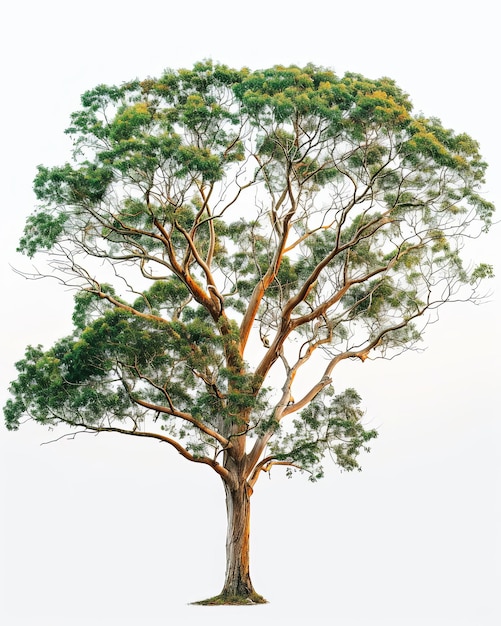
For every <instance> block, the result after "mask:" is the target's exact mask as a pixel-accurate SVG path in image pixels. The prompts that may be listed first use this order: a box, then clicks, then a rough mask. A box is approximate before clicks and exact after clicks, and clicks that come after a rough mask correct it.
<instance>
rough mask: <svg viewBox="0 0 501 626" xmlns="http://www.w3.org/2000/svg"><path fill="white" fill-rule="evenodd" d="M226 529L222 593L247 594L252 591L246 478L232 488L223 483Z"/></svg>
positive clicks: (237, 595)
mask: <svg viewBox="0 0 501 626" xmlns="http://www.w3.org/2000/svg"><path fill="white" fill-rule="evenodd" d="M224 489H225V494H226V513H227V520H228V529H227V534H226V576H225V581H224V587H223V591H222V592H221V595H223V596H229V597H242V598H250V597H251V596H254V595H255V593H256V592H255V591H254V588H253V586H252V582H251V578H250V570H249V538H250V494H249V487H248V486H247V484H246V483H245V481H244V482H243V483H241V484H239V485H238V486H237V488H236V489H232V488H231V487H230V486H229V485H228V484H227V483H224Z"/></svg>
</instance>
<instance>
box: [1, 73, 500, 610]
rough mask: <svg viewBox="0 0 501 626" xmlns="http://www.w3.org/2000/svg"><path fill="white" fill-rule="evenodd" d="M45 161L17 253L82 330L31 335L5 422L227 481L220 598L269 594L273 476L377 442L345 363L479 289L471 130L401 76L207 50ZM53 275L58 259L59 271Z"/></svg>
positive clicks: (405, 342) (102, 92)
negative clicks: (67, 433)
mask: <svg viewBox="0 0 501 626" xmlns="http://www.w3.org/2000/svg"><path fill="white" fill-rule="evenodd" d="M66 132H67V133H68V134H69V135H70V136H71V137H72V138H73V142H74V152H73V159H72V161H71V162H69V163H66V164H64V165H63V166H60V167H45V166H40V167H39V169H38V173H37V175H36V178H35V183H34V189H35V193H36V196H37V199H38V201H39V206H38V208H37V209H36V211H35V212H34V213H33V214H32V215H31V216H30V217H29V218H28V220H27V225H26V229H25V232H24V235H23V237H22V239H21V242H20V250H21V251H23V252H25V253H26V254H27V255H28V256H30V257H31V256H33V255H35V254H40V253H45V254H46V255H48V257H47V258H48V263H49V267H50V272H51V273H52V275H56V276H59V278H60V280H61V282H62V283H64V285H65V286H66V287H68V286H70V287H73V288H74V289H75V309H74V315H73V322H74V331H73V333H72V334H71V335H70V336H68V337H64V338H63V339H61V340H60V341H58V342H57V343H56V344H55V345H54V346H53V347H52V348H50V349H49V350H44V349H42V348H41V347H28V348H27V351H26V354H25V357H24V359H23V360H21V361H20V362H19V363H17V369H18V372H19V375H18V378H17V380H16V381H14V382H13V383H12V385H11V388H10V390H11V393H12V396H13V397H12V399H10V400H9V401H8V402H7V405H6V407H5V409H4V412H5V417H6V423H7V427H8V428H9V429H12V430H15V429H17V428H18V426H19V424H20V422H21V420H22V419H26V418H31V419H33V420H35V421H36V422H39V423H40V424H42V425H45V426H50V427H52V426H53V425H56V424H64V425H65V426H66V427H69V428H71V429H80V430H85V431H93V432H115V433H123V434H124V435H129V436H132V437H148V438H151V439H155V440H160V441H162V442H165V443H166V444H167V446H168V447H171V448H173V449H174V450H176V451H177V452H178V453H180V454H181V455H182V456H183V457H184V458H185V459H186V460H188V461H191V462H193V463H199V464H202V465H205V466H207V467H208V468H211V469H212V470H213V471H214V472H215V473H216V474H217V475H218V476H219V478H220V479H221V480H222V482H223V485H224V490H225V494H226V506H227V513H228V533H227V542H226V557H227V567H226V577H225V581H224V586H223V589H222V593H221V595H220V596H218V598H216V599H213V601H214V602H216V601H219V602H227V603H231V602H245V601H247V602H249V601H252V602H262V601H264V600H263V599H262V598H261V596H259V595H257V594H256V592H255V591H254V589H253V586H252V583H251V578H250V574H249V516H250V508H249V501H250V497H251V495H252V493H253V490H254V488H255V485H256V483H257V481H258V479H259V478H260V476H262V474H263V472H269V471H270V470H271V468H273V467H274V466H282V467H284V468H285V471H287V472H288V473H292V472H294V471H296V470H298V471H300V472H305V473H307V475H308V476H309V477H310V479H311V480H316V479H318V478H319V477H321V476H322V473H323V468H322V459H323V457H324V456H325V455H326V454H328V455H329V456H330V457H331V458H333V459H334V461H335V462H336V463H337V464H338V465H339V466H340V467H341V468H343V469H345V470H352V469H354V468H358V467H359V463H358V457H359V454H360V452H361V451H363V450H367V449H368V444H369V442H370V440H371V439H372V438H373V437H375V436H376V432H375V431H374V430H368V429H366V428H365V427H364V424H363V412H362V410H361V408H360V398H359V396H358V394H357V393H356V391H355V390H354V389H346V390H343V391H341V392H339V393H337V394H336V393H335V392H334V391H333V388H332V382H333V375H334V370H335V368H336V366H337V365H339V364H340V363H341V362H343V361H346V360H347V359H360V360H361V361H365V360H366V359H368V358H377V357H389V356H394V355H396V354H398V353H401V352H403V351H405V350H408V349H410V348H412V347H413V346H414V345H415V344H416V342H417V341H418V340H419V339H420V337H421V334H422V331H423V329H424V328H425V327H426V324H427V322H428V321H429V319H430V315H431V313H432V311H433V310H435V309H436V308H437V307H439V306H440V305H442V304H444V303H446V302H449V301H453V300H471V299H475V298H477V296H478V284H479V282H480V281H481V279H482V278H484V277H486V276H488V275H489V274H490V273H491V268H490V267H489V266H486V265H484V264H480V265H477V266H476V267H469V266H468V265H467V264H466V263H465V262H463V260H462V257H461V254H460V253H461V250H462V248H463V245H464V242H465V239H466V238H467V237H476V236H478V235H479V234H481V233H482V232H484V231H486V230H487V228H488V226H489V223H490V219H491V215H492V211H493V207H492V205H491V204H490V203H488V202H486V201H485V200H483V199H482V197H481V195H479V189H480V185H481V183H482V182H483V179H484V173H485V169H486V165H485V163H484V162H483V161H482V159H481V157H480V155H479V148H478V144H477V143H476V142H475V141H474V140H473V139H471V138H470V137H469V136H467V135H465V134H456V133H454V132H453V131H452V130H448V129H446V128H444V127H443V126H442V124H441V123H440V121H439V120H437V119H435V118H431V119H428V118H425V117H424V116H422V115H417V114H413V112H412V105H411V102H410V101H409V98H408V96H407V95H406V94H405V93H404V92H403V91H402V90H401V89H400V88H399V87H398V86H397V85H396V84H395V83H394V82H393V81H392V80H390V79H388V78H382V79H379V80H369V79H367V78H364V77H362V76H360V75H358V74H352V73H348V74H346V75H345V76H343V77H342V78H339V77H337V76H336V75H335V74H334V73H333V72H332V71H330V70H327V69H323V68H318V67H315V66H313V65H308V66H306V67H304V68H299V67H281V66H276V67H273V68H271V69H268V70H264V71H250V70H249V69H246V68H244V69H242V70H234V69H230V68H228V67H226V66H223V65H214V64H212V63H211V62H203V63H198V64H196V65H195V66H194V68H193V69H191V70H185V69H183V70H179V71H171V70H168V71H166V72H165V73H164V74H163V75H162V76H161V77H160V78H159V79H152V78H148V79H146V80H143V81H139V80H134V81H132V82H129V83H126V84H122V85H120V86H105V85H100V86H98V87H96V88H95V89H93V90H91V91H88V92H87V93H85V94H84V95H83V96H82V108H81V110H80V111H78V112H76V113H74V114H73V115H72V118H71V125H70V127H69V128H68V129H67V131H66ZM46 271H47V272H48V270H46Z"/></svg>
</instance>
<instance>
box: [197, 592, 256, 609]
mask: <svg viewBox="0 0 501 626" xmlns="http://www.w3.org/2000/svg"><path fill="white" fill-rule="evenodd" d="M267 603H268V600H265V599H264V598H263V596H260V595H259V594H258V593H256V592H253V593H250V594H246V595H242V596H234V595H229V594H225V593H220V594H219V595H218V596H214V597H213V598H207V600H200V601H199V602H192V603H191V604H197V605H199V606H222V605H225V604H226V605H232V606H235V605H241V606H249V605H252V604H267Z"/></svg>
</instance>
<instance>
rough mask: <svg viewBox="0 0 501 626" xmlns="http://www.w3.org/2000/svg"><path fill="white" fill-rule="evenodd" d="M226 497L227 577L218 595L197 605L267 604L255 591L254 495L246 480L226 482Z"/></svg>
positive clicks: (224, 482)
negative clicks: (251, 561) (252, 567)
mask: <svg viewBox="0 0 501 626" xmlns="http://www.w3.org/2000/svg"><path fill="white" fill-rule="evenodd" d="M223 484H224V491H225V495H226V513H227V520H228V529H227V533H226V575H225V580H224V586H223V590H222V591H221V593H220V594H219V595H218V596H215V597H214V598H209V599H208V600H202V601H200V602H195V604H205V605H207V604H209V605H211V604H212V605H213V604H264V603H266V602H267V601H266V600H265V599H264V598H263V597H262V596H260V595H259V594H257V593H256V592H255V591H254V587H253V586H252V581H251V578H250V568H249V537H250V495H251V493H252V489H251V488H250V487H249V485H248V484H247V482H246V481H245V480H236V481H234V483H233V484H232V485H229V484H228V483H227V482H226V481H223Z"/></svg>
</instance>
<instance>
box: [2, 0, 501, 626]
mask: <svg viewBox="0 0 501 626" xmlns="http://www.w3.org/2000/svg"><path fill="white" fill-rule="evenodd" d="M495 7H496V4H495V3H494V2H491V1H487V0H477V1H476V2H474V3H472V2H464V1H458V2H439V1H438V0H435V1H434V2H431V1H428V0H422V1H421V2H420V3H407V2H403V1H400V2H397V1H391V0H380V1H378V2H375V1H369V0H359V2H353V3H349V2H343V3H338V2H335V0H332V1H331V2H325V3H322V2H316V3H314V2H313V3H304V2H296V1H294V0H290V1H288V2H279V1H276V2H272V1H270V0H268V1H264V0H254V1H253V2H249V3H246V4H239V3H236V2H230V1H229V0H212V1H208V0H207V1H205V2H202V1H200V0H192V2H184V3H181V2H177V3H175V4H173V3H171V2H169V1H168V0H164V1H163V2H154V1H152V0H141V1H139V0H136V1H135V2H131V1H130V0H122V1H120V2H119V1H106V0H101V1H99V2H98V1H97V0H86V1H85V2H78V3H77V2H75V3H73V2H62V1H61V2H58V1H57V0H46V1H45V2H35V1H34V0H32V1H27V2H26V1H25V2H23V0H18V1H17V2H16V3H13V2H10V3H8V5H7V7H4V8H3V10H2V22H1V26H0V28H1V31H2V32H1V41H0V46H1V50H0V53H1V57H0V58H1V63H2V71H1V74H0V80H1V98H0V107H1V120H2V126H3V127H2V133H1V136H0V137H1V144H0V160H1V163H0V176H1V192H0V206H1V217H2V219H1V229H0V238H1V241H0V255H1V257H0V259H1V263H0V272H1V277H0V279H1V282H0V284H1V287H2V296H1V310H2V313H3V318H2V326H1V344H0V347H1V365H0V376H1V380H0V404H1V405H2V406H3V405H4V404H5V401H6V399H7V397H8V393H7V387H8V384H9V381H10V380H12V379H13V378H15V369H14V366H13V363H14V362H15V361H16V360H18V359H20V358H22V356H23V353H24V348H25V346H26V345H27V344H30V343H31V344H35V345H36V344H38V343H42V344H43V345H44V346H45V347H49V346H50V345H51V344H52V342H53V341H54V340H55V339H57V338H59V337H61V336H63V335H65V334H67V333H68V332H69V331H70V328H71V319H70V318H71V310H72V294H71V293H66V292H64V290H63V289H61V288H60V287H58V286H57V285H56V284H55V283H54V284H52V282H51V281H40V282H36V283H32V282H27V281H25V280H24V279H22V278H21V277H20V276H18V275H16V274H15V273H14V272H13V271H12V269H11V267H10V266H11V265H13V266H16V267H21V268H23V269H29V267H30V265H29V262H28V260H27V259H25V258H24V257H21V256H19V255H17V253H16V252H15V248H16V245H17V242H18V240H19V237H20V235H21V233H22V229H23V226H24V222H25V220H26V217H27V216H28V215H29V214H30V213H31V211H32V208H33V206H34V196H33V194H32V191H31V187H32V180H33V177H34V174H35V168H36V165H37V164H39V163H44V164H45V165H59V164H61V163H63V162H64V161H65V160H66V159H68V158H69V143H68V140H67V138H66V137H65V136H64V134H63V130H64V128H66V126H67V125H68V122H69V115H70V113H71V111H73V110H76V109H78V107H79V96H80V94H81V93H83V92H84V91H85V90H87V89H90V88H92V87H94V86H95V85H97V84H99V83H111V84H113V83H121V82H123V81H125V80H129V79H132V78H136V77H139V78H145V77H146V76H158V75H159V74H160V73H161V72H162V70H163V69H164V68H166V67H171V68H179V67H190V66H191V65H192V64H193V63H194V62H196V61H198V60H202V59H204V58H212V59H213V60H215V61H219V62H222V63H226V64H228V65H230V66H234V67H242V66H244V65H245V66H248V67H251V68H252V69H258V68H263V67H269V66H272V65H274V64H286V65H287V64H291V63H294V64H299V65H304V64H306V63H308V62H312V63H314V64H316V65H324V66H328V67H331V68H332V69H334V70H335V71H336V72H337V73H338V75H342V74H343V73H344V72H345V71H355V72H359V73H361V74H364V75H366V76H367V77H369V78H377V77H381V76H390V77H391V78H394V79H395V80H396V81H397V83H398V84H399V85H400V86H401V87H402V88H403V89H404V90H405V91H407V92H408V93H409V94H410V95H411V99H412V100H413V102H414V105H415V108H416V110H418V111H423V112H424V113H425V114H426V115H429V116H437V117H439V118H441V120H442V121H443V123H444V125H445V126H447V127H451V128H454V129H455V130H456V131H457V132H462V131H464V132H467V133H469V134H470V135H472V136H473V137H474V138H475V139H477V140H478V141H479V142H480V145H481V149H482V154H483V156H484V158H485V160H486V161H487V162H488V163H489V164H490V169H489V171H488V180H487V184H486V186H485V195H486V197H487V198H488V199H489V200H491V201H494V202H495V203H497V204H498V205H499V204H501V202H500V199H501V186H500V167H501V157H500V152H499V146H500V139H501V137H500V131H499V128H500V126H499V115H500V114H499V100H498V97H499V96H498V84H499V60H498V59H499V58H500V46H499V29H498V25H499V22H498V17H497V13H496V8H495ZM500 237H501V234H500V229H499V227H497V228H493V229H492V231H491V233H490V235H489V236H488V237H487V238H485V240H482V241H480V242H478V244H477V245H474V246H472V248H471V254H472V255H473V256H474V257H475V258H476V259H477V260H483V261H486V262H490V263H493V264H495V265H497V274H498V276H501V251H500V246H499V241H500ZM500 287H501V284H500V279H499V278H496V279H494V280H492V281H490V284H489V288H490V289H491V290H492V292H493V293H492V297H491V298H490V301H489V302H488V303H486V304H484V305H483V306H481V307H475V306H473V305H457V306H456V305H454V306H451V307H449V308H448V309H446V310H443V312H442V314H441V319H440V322H439V323H438V324H436V325H434V326H433V327H430V328H429V330H428V332H427V334H426V342H425V344H426V347H427V349H426V351H425V352H424V353H422V354H416V353H408V354H406V355H404V356H403V357H400V358H399V359H396V360H393V361H391V362H380V361H378V362H371V361H367V362H366V363H365V364H363V365H362V364H361V363H359V364H352V365H350V366H348V365H346V366H343V367H344V369H340V371H339V375H338V378H337V379H336V381H335V385H336V388H337V389H339V390H340V389H342V388H343V387H344V386H346V385H348V386H354V387H355V388H357V390H358V391H359V392H360V393H361V395H362V397H363V404H364V407H365V408H366V411H367V422H368V424H369V425H370V426H375V427H377V428H378V429H379V432H380V436H379V438H378V439H377V440H376V442H375V443H374V445H373V447H372V452H371V454H370V455H368V456H367V457H364V459H363V467H364V470H363V472H362V473H355V474H346V473H344V474H341V473H339V471H338V470H337V469H336V468H335V467H334V466H332V467H328V471H327V477H326V478H325V479H324V480H323V481H321V482H320V483H317V484H316V485H311V484H309V483H308V482H307V481H306V480H305V479H303V478H301V477H296V478H294V479H292V480H287V479H285V478H284V477H283V476H282V475H281V474H280V472H279V471H276V472H275V473H274V474H273V475H272V477H271V479H268V478H267V477H264V478H263V479H261V481H260V483H258V485H257V487H256V492H255V495H254V496H253V503H252V504H253V517H252V544H251V550H252V555H251V557H252V577H253V582H254V585H255V587H256V590H257V591H258V593H261V594H263V595H264V596H265V597H266V598H267V599H268V600H269V601H270V604H267V605H263V606H255V607H218V608H214V607H207V608H206V607H195V606H190V605H189V604H188V603H189V602H191V601H194V600H198V599H202V598H205V597H208V596H211V595H215V594H217V593H218V592H219V591H220V589H221V586H222V582H223V575H224V533H225V511H224V500H223V490H222V486H221V484H220V482H219V479H218V478H217V477H216V475H215V474H213V473H212V472H211V471H210V470H209V469H207V468H204V467H193V466H191V465H190V464H189V463H187V462H186V461H183V460H182V459H181V458H180V457H178V456H177V455H176V454H175V452H173V451H172V450H171V449H167V448H166V447H165V446H162V445H161V444H158V443H152V442H151V441H149V442H148V441H146V442H143V441H137V440H128V439H126V438H120V436H113V435H109V436H106V435H101V436H99V437H95V436H92V435H81V436H80V437H78V438H77V439H75V440H72V441H60V442H58V443H53V444H50V445H41V444H42V443H43V442H47V441H49V440H51V439H52V438H54V436H58V435H59V434H60V433H49V432H47V431H44V430H43V429H42V428H40V427H36V426H30V425H27V426H26V427H24V428H22V429H21V430H20V431H19V432H15V433H9V432H7V431H6V430H5V429H4V428H3V427H2V428H1V429H0V455H1V460H2V468H1V501H0V506H1V526H2V527H1V528H0V537H1V544H2V553H1V557H0V558H1V566H0V567H1V570H2V575H3V581H0V585H1V586H0V594H1V595H0V619H1V621H2V623H3V624H5V625H6V626H21V625H23V626H25V625H26V626H63V625H64V626H106V625H108V624H110V625H115V624H117V625H118V624H119V625H120V626H130V625H136V624H137V625H138V626H139V625H140V626H150V625H151V626H156V625H160V624H195V623H197V624H198V623H203V624H208V625H212V624H218V625H219V626H225V625H226V624H233V623H235V621H236V620H237V619H238V624H239V626H246V625H248V624H249V625H250V624H256V623H262V624H287V625H288V626H295V625H298V624H309V623H313V624H318V625H323V624H329V625H330V624H338V625H341V626H351V625H357V626H379V625H381V626H435V625H436V626H445V625H447V626H449V625H450V626H469V625H471V626H490V625H494V624H498V623H501V620H500V617H501V609H500V606H499V605H500V598H499V589H500V582H501V580H500V578H501V576H500V566H499V559H500V556H501V550H500V494H499V492H500V489H499V487H500V469H501V462H500V454H499V453H500V445H499V435H500V430H501V428H500V423H501V422H500V418H501V415H500V413H501V411H500V409H499V387H500V383H501V381H500V367H499V360H498V359H499V352H500V343H501V342H500V319H501V298H500V293H501V291H500ZM423 347H425V346H423ZM498 620H499V621H498Z"/></svg>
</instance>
